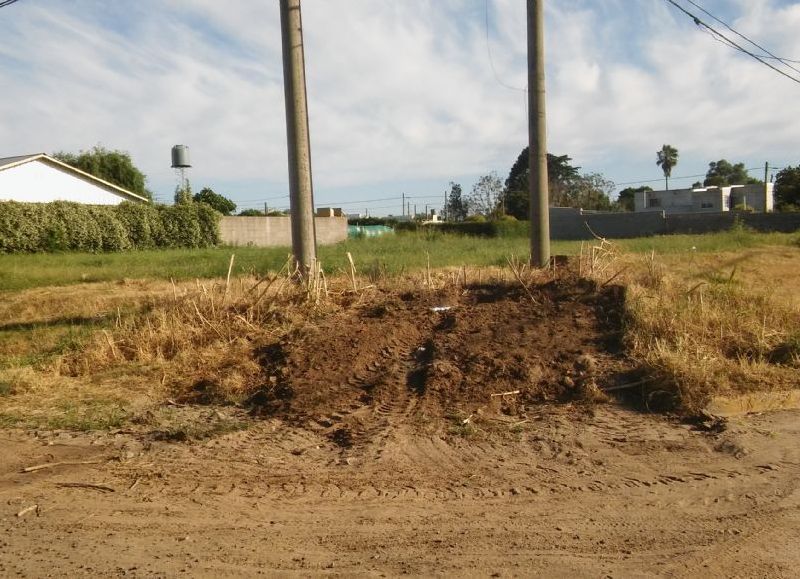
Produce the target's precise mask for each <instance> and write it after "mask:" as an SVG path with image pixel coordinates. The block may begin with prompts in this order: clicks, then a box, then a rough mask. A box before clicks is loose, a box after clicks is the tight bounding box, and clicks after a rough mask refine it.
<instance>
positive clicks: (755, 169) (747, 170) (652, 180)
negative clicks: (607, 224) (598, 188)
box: [615, 167, 764, 186]
mask: <svg viewBox="0 0 800 579" xmlns="http://www.w3.org/2000/svg"><path fill="white" fill-rule="evenodd" d="M763 168H764V167H751V168H749V169H745V171H746V172H748V173H749V172H750V171H760V170H762V169H763ZM698 177H708V173H701V174H699V175H684V176H682V177H670V180H672V181H679V180H681V179H696V178H698ZM663 180H664V177H659V178H658V179H640V180H638V181H626V182H624V183H615V184H616V185H617V186H620V185H638V184H639V183H656V182H661V181H663Z"/></svg>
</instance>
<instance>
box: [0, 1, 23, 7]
mask: <svg viewBox="0 0 800 579" xmlns="http://www.w3.org/2000/svg"><path fill="white" fill-rule="evenodd" d="M18 1H19V0H2V1H0V8H5V7H6V6H11V5H12V4H14V2H18Z"/></svg>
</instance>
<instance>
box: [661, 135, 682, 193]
mask: <svg viewBox="0 0 800 579" xmlns="http://www.w3.org/2000/svg"><path fill="white" fill-rule="evenodd" d="M677 164H678V149H676V148H675V147H673V146H672V145H664V146H662V147H661V150H660V151H657V152H656V165H658V166H659V167H661V170H662V171H664V181H665V183H666V186H667V191H669V178H670V177H671V176H672V168H673V167H674V166H675V165H677Z"/></svg>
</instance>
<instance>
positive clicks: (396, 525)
mask: <svg viewBox="0 0 800 579" xmlns="http://www.w3.org/2000/svg"><path fill="white" fill-rule="evenodd" d="M201 412H205V413H214V412H223V413H224V412H233V411H232V410H230V409H227V410H226V409H221V410H214V409H212V408H206V409H203V410H201ZM209 416H210V414H209ZM509 420H512V419H511V418H509ZM487 425H488V423H487ZM503 430H507V431H508V432H505V433H504V432H503ZM0 438H2V445H1V447H0V529H2V531H1V534H0V576H4V577H109V576H111V577H116V576H129V577H180V576H193V577H220V576H227V577H250V576H257V575H266V576H289V577H291V576H309V575H332V576H347V577H352V576H397V575H403V574H408V575H414V576H465V575H466V576H495V577H512V576H532V575H540V576H547V577H654V576H659V577H698V576H702V577H796V576H797V574H798V569H800V444H798V443H800V413H798V412H792V411H785V412H777V413H771V414H764V415H751V416H747V417H743V418H740V419H736V420H731V421H729V422H728V423H727V425H726V428H724V429H722V430H721V431H714V430H713V429H712V431H708V430H706V429H703V428H699V427H695V426H692V425H688V424H682V423H679V422H677V421H673V420H670V419H668V418H665V417H663V416H656V415H651V414H645V413H640V412H636V411H633V410H629V409H626V408H622V407H619V406H615V405H601V406H596V407H591V406H582V405H577V406H573V405H571V404H567V405H546V406H542V407H539V408H538V409H536V410H535V411H533V412H530V413H529V415H528V422H526V423H525V424H523V425H516V426H515V425H514V424H513V423H510V424H507V425H506V424H503V423H502V420H501V419H497V424H496V425H495V431H494V432H486V431H484V430H476V431H474V432H473V433H472V434H470V435H469V436H466V435H464V434H456V433H453V432H449V433H448V432H447V431H446V430H442V431H440V432H439V433H436V434H430V433H429V434H420V433H419V429H416V428H413V427H412V426H411V425H409V424H405V423H402V422H394V423H391V424H389V423H387V429H386V430H385V432H384V433H383V435H382V436H380V437H375V438H374V439H373V441H372V442H369V443H364V444H359V445H353V446H349V447H342V446H341V445H339V444H337V443H336V442H335V441H332V440H331V438H330V437H329V436H327V435H326V434H325V432H320V433H316V432H314V431H313V430H309V429H303V428H298V427H295V426H292V425H289V424H287V423H286V422H283V421H281V420H279V419H275V418H267V419H263V420H258V421H255V422H254V423H253V424H252V426H251V427H250V428H248V429H246V430H242V431H238V432H234V433H230V434H227V435H224V436H221V437H217V438H214V439H210V440H207V441H203V442H167V441H157V440H153V437H152V436H149V437H143V436H140V435H135V434H132V433H126V432H119V433H94V434H92V433H89V434H75V433H66V432H38V433H37V432H24V431H3V432H2V433H0ZM57 462H61V463H72V464H61V465H58V466H52V467H49V468H43V469H41V470H36V471H34V472H28V473H24V472H21V471H22V469H23V468H25V467H30V466H35V465H40V464H44V463H57ZM81 462H84V463H87V462H88V463H89V464H74V463H81ZM81 485H96V486H81ZM34 505H38V508H37V509H32V510H29V511H28V512H27V513H24V514H21V515H20V516H18V515H19V514H20V513H22V512H23V511H24V510H26V509H28V507H33V506H34Z"/></svg>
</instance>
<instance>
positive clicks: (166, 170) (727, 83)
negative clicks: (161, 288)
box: [0, 0, 800, 214]
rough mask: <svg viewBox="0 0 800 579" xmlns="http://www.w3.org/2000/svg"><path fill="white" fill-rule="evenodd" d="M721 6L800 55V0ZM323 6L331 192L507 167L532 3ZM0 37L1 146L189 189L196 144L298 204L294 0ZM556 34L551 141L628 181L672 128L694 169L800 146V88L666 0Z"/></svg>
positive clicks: (685, 165)
mask: <svg viewBox="0 0 800 579" xmlns="http://www.w3.org/2000/svg"><path fill="white" fill-rule="evenodd" d="M700 3H701V4H702V5H703V6H704V7H705V8H707V9H708V10H709V11H711V12H713V13H714V14H715V15H717V16H719V17H720V18H722V19H725V20H726V21H727V22H729V23H730V24H731V25H732V26H733V27H734V28H736V29H737V30H738V31H739V32H741V33H743V34H746V35H747V36H749V37H751V38H753V39H755V40H757V41H758V42H759V43H761V44H763V45H764V46H766V47H768V48H769V49H770V51H772V52H773V53H775V54H778V55H780V56H783V57H785V58H790V59H797V60H800V37H798V35H797V34H796V30H798V28H800V3H795V2H786V1H779V0H750V1H746V0H731V1H723V0H714V1H712V0H706V1H704V2H700ZM684 4H685V2H684ZM687 6H688V5H687ZM487 7H488V16H489V18H488V22H489V26H488V42H487V27H486V22H487V18H486V16H487ZM303 19H304V28H305V30H304V32H305V44H306V61H307V77H308V93H309V109H310V123H311V136H312V164H313V168H314V188H315V201H316V204H317V205H318V206H327V205H332V204H341V205H345V204H346V205H345V206H346V207H348V209H352V210H353V211H357V210H360V211H363V210H364V209H370V210H371V211H372V212H373V213H376V214H387V213H392V212H395V213H397V212H399V210H400V207H399V205H400V196H401V194H403V193H405V194H407V195H409V196H411V197H414V198H415V199H416V200H418V203H419V205H420V207H421V206H422V205H425V204H428V203H429V204H430V205H432V206H435V205H436V204H438V203H440V200H441V198H442V196H443V193H444V191H445V190H446V189H447V185H448V183H449V182H450V181H456V182H460V183H462V184H463V185H464V189H465V190H469V188H470V187H471V185H472V183H473V182H474V181H475V179H476V178H477V177H478V176H480V175H483V174H486V173H488V172H490V171H496V172H497V173H498V174H499V175H500V176H501V177H503V178H504V177H505V176H506V174H507V173H508V170H509V168H510V167H511V164H512V163H513V162H514V160H515V159H516V157H517V155H518V154H519V152H520V150H521V149H522V147H524V146H525V144H526V141H527V120H526V107H525V94H524V88H525V84H526V40H525V3H524V2H522V1H521V0H405V1H403V2H397V1H391V0H339V1H331V0H303ZM0 37H2V38H3V39H4V42H3V43H2V44H1V45H0V79H1V80H2V86H3V89H4V90H3V93H4V98H3V99H2V101H0V114H1V115H2V118H3V123H0V157H5V156H12V155H20V154H26V153H35V152H47V153H52V152H55V151H70V152H77V151H79V150H81V149H89V148H91V147H93V146H94V145H97V144H101V145H103V146H106V147H108V148H112V149H120V150H124V151H127V152H129V153H130V155H131V157H132V159H133V161H134V163H135V164H136V165H137V166H138V167H139V168H140V169H141V170H142V171H143V172H144V173H145V174H146V175H147V176H148V186H149V188H150V189H151V190H153V191H154V193H155V194H156V197H157V199H159V200H162V201H171V199H172V193H173V190H174V188H175V185H176V177H175V175H174V172H173V171H172V169H170V167H169V164H170V148H171V147H172V146H173V145H175V144H185V145H187V146H189V148H190V150H191V154H192V162H193V165H194V167H193V168H192V169H191V170H190V174H189V177H190V180H191V182H192V184H193V186H194V188H195V189H199V188H200V187H204V186H209V187H212V188H213V189H214V190H215V191H217V192H218V193H220V194H223V195H225V196H227V197H230V198H231V199H232V200H233V201H234V202H236V203H237V204H238V205H239V209H245V208H250V207H259V208H260V207H263V204H264V202H267V203H269V204H270V206H272V207H285V206H286V205H287V204H288V195H287V189H288V185H287V169H286V142H285V117H284V105H283V78H282V64H281V53H280V51H281V42H280V30H279V18H278V2H277V1H273V2H253V1H247V0H231V1H229V2H226V3H221V2H213V1H211V0H193V1H191V2H189V1H185V0H162V1H161V2H156V1H154V0H141V1H139V2H136V3H128V2H125V3H123V2H101V1H99V0H74V1H73V2H69V3H64V2H57V1H56V0H39V1H35V2H34V1H32V0H20V1H19V2H16V3H15V4H12V5H10V6H8V7H5V8H3V9H0ZM546 41H547V42H546V51H547V90H548V101H547V105H548V138H549V150H550V151H551V152H553V153H555V154H567V155H569V156H570V157H572V158H573V163H574V164H575V165H577V166H580V167H581V170H582V171H586V172H599V173H602V174H603V175H605V176H606V177H607V178H609V179H612V180H614V181H615V182H616V183H617V184H618V189H621V188H622V187H623V186H624V185H625V184H627V183H629V182H634V181H635V182H639V181H643V180H649V179H654V180H656V182H655V183H653V184H652V185H653V186H654V187H657V186H658V182H659V181H658V179H659V178H660V175H661V174H660V170H659V168H658V167H657V166H656V164H655V154H656V151H657V150H658V149H659V148H660V147H661V145H662V144H664V143H669V144H671V145H673V146H674V147H676V148H677V149H678V150H679V152H680V160H679V163H678V165H677V167H676V168H675V169H674V171H673V174H674V175H675V176H676V177H681V176H684V175H687V176H694V175H698V174H703V173H705V171H706V169H707V166H708V163H709V162H710V161H716V160H718V159H721V158H726V159H728V160H729V161H731V162H744V163H745V165H746V167H748V168H760V169H759V171H760V172H757V173H756V174H755V176H757V177H763V165H764V162H765V161H768V162H770V163H771V164H773V166H779V167H780V166H786V165H787V164H793V165H796V164H797V163H798V162H799V161H798V157H800V155H798V154H797V144H796V143H797V136H796V135H798V134H800V118H799V117H798V115H795V114H792V112H791V111H792V110H793V107H792V103H793V102H796V101H797V95H798V94H800V92H798V91H800V85H798V84H797V83H795V82H792V81H791V80H789V79H787V78H785V77H782V76H780V75H779V74H777V73H776V72H774V71H772V70H770V69H768V68H767V67H765V66H763V65H761V64H759V63H758V62H756V61H755V60H753V59H752V58H750V57H748V56H746V55H743V54H741V53H739V52H736V51H734V50H732V49H731V48H730V47H727V46H725V45H723V44H722V43H720V42H717V41H715V40H714V39H713V38H712V37H711V36H710V35H709V34H707V33H704V32H703V31H702V30H701V29H700V28H699V27H697V26H696V25H695V24H694V23H693V22H692V21H691V20H690V19H689V18H687V17H686V16H685V15H683V14H681V13H680V12H679V11H677V10H676V9H674V8H673V7H672V6H670V5H669V4H668V3H667V2H665V1H663V0H646V1H640V2H631V1H630V0H607V1H605V2H602V3H596V2H589V1H588V0H567V1H561V2H552V1H551V2H547V3H546ZM795 66H797V67H798V68H800V64H797V65H795ZM789 72H791V71H789ZM796 76H798V77H799V78H800V74H796ZM689 179H691V180H689ZM689 179H687V180H680V179H677V180H675V181H676V185H684V186H688V185H690V184H691V182H692V181H694V180H697V179H696V178H691V177H690V178H689ZM394 199H396V201H394ZM372 200H375V201H372Z"/></svg>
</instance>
